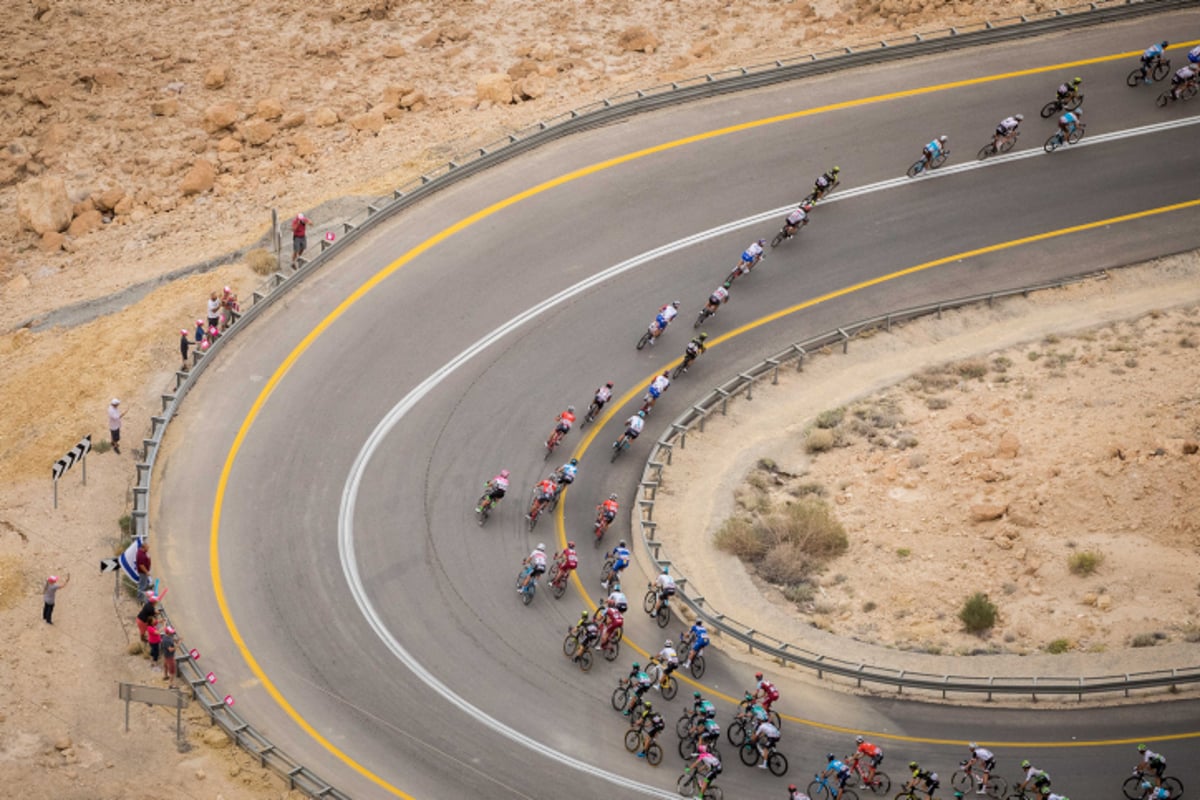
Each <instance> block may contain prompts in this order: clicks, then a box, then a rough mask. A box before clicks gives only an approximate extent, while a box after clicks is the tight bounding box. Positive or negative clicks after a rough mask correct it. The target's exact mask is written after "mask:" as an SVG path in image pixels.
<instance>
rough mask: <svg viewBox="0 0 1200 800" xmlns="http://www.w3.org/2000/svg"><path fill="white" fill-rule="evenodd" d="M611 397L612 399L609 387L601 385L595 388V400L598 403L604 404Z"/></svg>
mask: <svg viewBox="0 0 1200 800" xmlns="http://www.w3.org/2000/svg"><path fill="white" fill-rule="evenodd" d="M611 399H612V390H611V389H609V388H608V387H607V386H601V387H600V388H599V389H597V390H596V402H597V403H599V404H600V405H604V404H605V403H607V402H608V401H609V400H611Z"/></svg>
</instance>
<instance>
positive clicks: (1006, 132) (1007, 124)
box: [992, 114, 1025, 153]
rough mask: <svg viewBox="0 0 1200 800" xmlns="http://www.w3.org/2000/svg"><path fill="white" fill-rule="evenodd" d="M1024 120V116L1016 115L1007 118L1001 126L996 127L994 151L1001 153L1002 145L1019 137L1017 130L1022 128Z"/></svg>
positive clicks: (993, 140)
mask: <svg viewBox="0 0 1200 800" xmlns="http://www.w3.org/2000/svg"><path fill="white" fill-rule="evenodd" d="M1024 119H1025V115H1024V114H1014V115H1013V116H1011V117H1005V118H1004V119H1002V120H1000V124H999V125H997V126H996V134H995V136H994V138H993V139H992V149H993V150H995V151H996V152H997V153H998V152H1000V145H1002V144H1004V143H1005V142H1007V141H1010V140H1012V139H1015V138H1016V137H1017V128H1019V127H1020V126H1021V122H1022V120H1024Z"/></svg>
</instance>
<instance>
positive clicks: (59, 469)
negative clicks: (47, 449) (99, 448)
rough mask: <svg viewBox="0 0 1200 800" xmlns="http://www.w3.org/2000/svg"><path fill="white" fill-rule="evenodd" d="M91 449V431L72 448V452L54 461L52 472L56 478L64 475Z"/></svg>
mask: <svg viewBox="0 0 1200 800" xmlns="http://www.w3.org/2000/svg"><path fill="white" fill-rule="evenodd" d="M91 449H92V435H91V434H90V433H89V434H88V435H87V436H85V437H83V438H82V439H80V440H79V444H77V445H75V446H74V447H73V448H71V452H69V453H67V454H66V455H65V456H63V457H62V458H60V459H59V460H58V461H55V462H54V466H53V467H51V468H50V474H51V475H53V476H54V480H56V481H57V480H58V479H59V478H60V477H62V474H63V473H64V472H66V471H67V470H69V469H70V468H71V467H73V466H75V462H76V461H78V460H79V459H81V458H83V457H84V456H86V455H87V454H88V451H89V450H91Z"/></svg>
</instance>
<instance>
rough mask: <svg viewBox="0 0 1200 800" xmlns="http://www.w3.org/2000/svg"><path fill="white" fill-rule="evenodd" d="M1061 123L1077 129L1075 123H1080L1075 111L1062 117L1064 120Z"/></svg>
mask: <svg viewBox="0 0 1200 800" xmlns="http://www.w3.org/2000/svg"><path fill="white" fill-rule="evenodd" d="M1059 121H1060V122H1062V124H1063V125H1070V126H1071V127H1075V123H1076V122H1079V117H1077V116H1075V113H1074V112H1073V111H1068V112H1067V113H1065V114H1063V115H1062V119H1061V120H1059Z"/></svg>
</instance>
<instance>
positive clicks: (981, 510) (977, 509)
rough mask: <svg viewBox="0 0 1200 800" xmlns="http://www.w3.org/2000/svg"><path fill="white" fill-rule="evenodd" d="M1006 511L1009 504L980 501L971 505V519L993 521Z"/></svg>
mask: <svg viewBox="0 0 1200 800" xmlns="http://www.w3.org/2000/svg"><path fill="white" fill-rule="evenodd" d="M1006 511H1008V506H1006V505H1000V504H999V503H979V504H976V505H973V506H971V520H972V521H973V522H991V521H992V520H997V519H1000V518H1001V517H1003V516H1004V512H1006Z"/></svg>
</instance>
